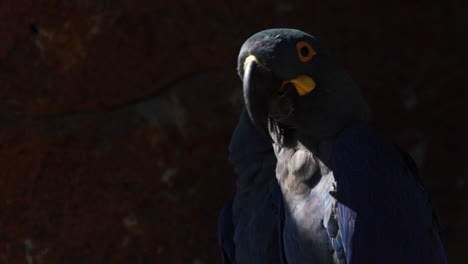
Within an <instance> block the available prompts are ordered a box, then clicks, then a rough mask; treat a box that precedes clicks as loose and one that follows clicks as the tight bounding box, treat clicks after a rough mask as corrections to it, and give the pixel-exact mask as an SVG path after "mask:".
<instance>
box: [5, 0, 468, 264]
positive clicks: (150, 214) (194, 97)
mask: <svg viewBox="0 0 468 264" xmlns="http://www.w3.org/2000/svg"><path fill="white" fill-rule="evenodd" d="M463 10H466V4H465V3H462V2H461V1H460V2H457V1H445V2H440V3H425V4H424V5H419V4H416V3H412V2H411V1H410V2H406V3H398V4H397V3H392V4H381V3H378V4H376V3H375V2H373V1H360V3H357V2H351V1H343V2H341V3H338V2H336V3H335V2H334V3H328V2H323V1H321V2H319V1H317V2H314V1H296V2H295V3H288V2H281V1H273V2H272V1H257V2H255V3H254V4H249V5H242V4H241V3H240V2H238V3H237V2H236V3H234V2H233V3H226V2H215V1H210V2H207V3H206V4H200V3H197V2H193V1H178V2H174V1H173V2H167V3H162V2H160V1H153V2H151V1H125V0H123V1H93V0H88V1H32V2H31V1H13V0H4V1H0V160H1V162H0V198H1V199H0V212H1V213H0V226H1V227H2V228H1V230H0V263H64V262H65V263H160V262H163V263H194V264H195V263H205V264H206V263H219V255H218V249H217V239H216V236H217V234H216V221H217V214H218V210H219V209H220V207H221V206H222V204H223V203H224V201H226V200H227V199H229V198H230V197H232V193H233V190H234V175H233V172H232V170H231V167H230V166H229V164H228V161H227V145H228V142H229V137H230V134H231V131H232V129H233V127H234V125H235V122H236V120H237V115H238V112H239V110H240V106H241V96H240V82H239V81H238V79H237V76H236V72H235V63H236V57H237V52H238V50H239V48H240V45H241V44H242V42H243V41H244V40H245V39H246V38H247V37H249V36H250V35H251V34H253V33H255V32H256V31H259V30H261V29H264V28H269V27H294V28H300V29H303V30H304V31H307V32H310V33H312V34H314V35H316V36H317V37H319V38H320V39H321V40H322V41H323V42H325V43H326V44H327V45H328V46H329V47H330V49H331V50H332V51H333V53H335V54H336V56H337V58H338V60H339V61H340V62H341V63H342V64H343V65H344V66H345V67H346V69H347V70H348V71H349V72H350V73H351V75H352V76H353V77H354V79H356V81H357V82H358V83H359V85H360V86H361V88H362V89H363V92H364V94H365V96H366V98H367V99H368V101H369V103H370V105H371V107H372V109H373V110H374V120H375V121H374V123H375V125H376V126H377V127H379V128H380V129H381V130H382V131H384V133H385V134H387V135H389V136H391V137H392V138H394V139H395V141H396V142H398V143H399V144H400V145H402V146H403V147H404V148H407V149H409V150H410V152H411V153H412V154H413V155H414V156H415V158H416V160H417V162H419V164H420V165H421V171H422V173H423V175H424V178H425V181H426V183H427V187H428V189H429V191H430V193H431V196H432V200H433V201H434V204H435V205H436V206H437V207H438V209H439V213H440V215H441V219H442V223H443V224H444V225H445V227H446V232H445V235H444V238H445V240H446V245H447V249H448V252H449V257H450V261H451V263H463V261H462V259H463V258H462V256H463V253H464V251H463V249H464V248H466V246H467V244H466V242H465V241H464V240H462V238H463V237H464V236H466V234H467V233H468V230H467V227H466V225H465V223H466V220H467V219H468V208H467V204H468V197H467V193H468V192H467V183H466V181H467V173H468V170H467V169H466V168H465V164H464V163H465V161H466V160H467V159H468V157H467V154H466V151H465V149H466V146H467V141H468V140H467V139H466V136H465V135H466V134H467V133H468V126H467V122H466V121H465V120H464V119H466V113H467V111H466V109H465V108H466V100H467V89H466V88H465V86H466V85H465V83H466V81H467V78H466V76H467V74H468V68H467V67H466V63H465V61H466V58H467V57H468V56H467V55H468V54H467V52H466V46H467V44H468V43H467V41H466V40H465V38H464V36H465V35H466V33H467V32H466V26H465V25H466V22H467V21H466V18H465V17H466V16H465V15H464V12H463Z"/></svg>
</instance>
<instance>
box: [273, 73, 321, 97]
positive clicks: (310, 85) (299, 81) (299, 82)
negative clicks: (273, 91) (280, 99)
mask: <svg viewBox="0 0 468 264" xmlns="http://www.w3.org/2000/svg"><path fill="white" fill-rule="evenodd" d="M287 83H292V84H294V86H295V87H296V91H297V93H298V94H299V95H300V96H304V95H306V94H308V93H310V92H312V90H314V89H315V81H314V79H312V78H310V77H309V76H306V75H299V76H298V77H297V78H295V79H292V80H289V81H287V82H283V85H282V87H281V90H284V88H285V87H286V84H287Z"/></svg>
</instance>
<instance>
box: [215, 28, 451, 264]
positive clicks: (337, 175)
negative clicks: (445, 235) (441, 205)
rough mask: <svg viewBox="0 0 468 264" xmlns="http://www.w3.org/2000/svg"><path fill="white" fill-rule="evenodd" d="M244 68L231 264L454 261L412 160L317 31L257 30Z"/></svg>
mask: <svg viewBox="0 0 468 264" xmlns="http://www.w3.org/2000/svg"><path fill="white" fill-rule="evenodd" d="M304 47H306V49H307V50H306V51H305V50H304ZM296 52H297V53H296ZM304 54H308V55H310V56H308V55H307V56H306V55H304ZM238 71H239V75H240V76H241V79H243V92H244V99H245V100H244V101H245V103H246V105H245V109H244V110H243V111H242V114H241V118H240V120H239V123H238V125H237V127H236V130H235V131H234V134H233V137H232V140H231V145H230V160H231V162H232V164H233V165H234V170H235V171H236V174H237V179H236V186H237V190H236V194H235V197H234V200H233V201H232V203H229V204H228V205H227V206H226V207H225V208H224V209H223V211H222V213H221V215H220V218H219V239H220V246H221V250H222V256H223V261H224V263H226V264H227V263H257V264H259V263H278V264H287V263H288V264H291V263H294V264H302V263H304V264H309V263H319V264H322V263H327V264H329V263H332V264H345V263H348V264H357V263H358V264H362V263H433V264H443V263H446V256H445V251H444V248H443V246H442V243H441V239H440V234H439V233H440V226H439V223H438V222H437V218H436V217H434V213H433V211H432V207H431V204H430V202H429V199H428V195H427V193H426V192H425V190H424V188H423V186H422V183H421V181H420V180H419V178H418V177H417V175H416V174H417V169H416V167H415V164H414V162H413V161H412V159H411V157H409V155H408V154H406V153H405V152H402V151H400V150H399V149H398V148H397V147H396V145H395V144H393V143H391V142H390V141H389V140H387V139H386V138H385V137H383V136H382V135H381V134H380V133H378V132H377V131H376V130H375V129H373V128H372V127H371V126H370V125H369V120H370V112H369V109H368V107H367V104H366V103H365V101H364V99H363V98H362V96H361V95H360V93H359V89H358V88H357V87H356V85H355V83H354V82H353V81H352V80H351V78H349V76H348V75H347V74H346V73H345V72H344V71H343V70H342V69H341V68H340V67H339V66H338V65H336V63H335V62H334V60H333V59H332V56H331V55H330V54H329V53H328V51H327V50H326V49H325V48H324V47H323V46H322V45H321V44H320V43H319V42H318V41H317V40H316V39H315V38H314V37H312V36H310V35H308V34H306V33H304V32H301V31H298V30H292V29H271V30H265V31H262V32H259V33H257V34H255V35H254V36H252V37H251V38H249V39H248V40H247V41H246V42H245V43H244V45H243V46H242V49H241V52H240V54H239V64H238Z"/></svg>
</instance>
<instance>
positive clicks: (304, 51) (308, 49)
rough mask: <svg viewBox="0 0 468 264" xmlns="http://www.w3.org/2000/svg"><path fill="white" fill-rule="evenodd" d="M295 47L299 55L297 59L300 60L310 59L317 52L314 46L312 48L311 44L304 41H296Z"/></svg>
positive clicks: (306, 60)
mask: <svg viewBox="0 0 468 264" xmlns="http://www.w3.org/2000/svg"><path fill="white" fill-rule="evenodd" d="M296 49H297V56H298V57H299V60H300V61H302V62H308V61H310V60H311V59H312V58H313V57H314V56H315V54H317V52H315V50H314V48H312V46H311V45H310V44H309V43H307V42H305V41H301V42H298V43H297V44H296Z"/></svg>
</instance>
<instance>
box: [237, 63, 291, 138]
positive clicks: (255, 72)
mask: <svg viewBox="0 0 468 264" xmlns="http://www.w3.org/2000/svg"><path fill="white" fill-rule="evenodd" d="M242 79H243V90H244V101H245V106H246V109H247V113H248V114H249V117H250V119H251V120H252V123H253V124H254V126H255V127H256V128H257V129H258V130H260V132H261V133H263V134H264V135H265V136H266V137H267V138H269V139H270V140H271V137H270V133H269V132H268V116H269V110H270V103H271V99H272V97H273V95H274V94H275V93H276V92H278V91H279V89H280V88H281V84H282V82H281V81H280V80H278V79H277V78H275V76H274V75H273V72H272V71H271V70H269V69H267V68H266V67H264V66H262V65H261V64H260V63H259V62H258V61H257V59H256V58H255V56H253V55H250V56H248V57H247V58H246V60H245V62H244V76H243V78H242Z"/></svg>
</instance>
